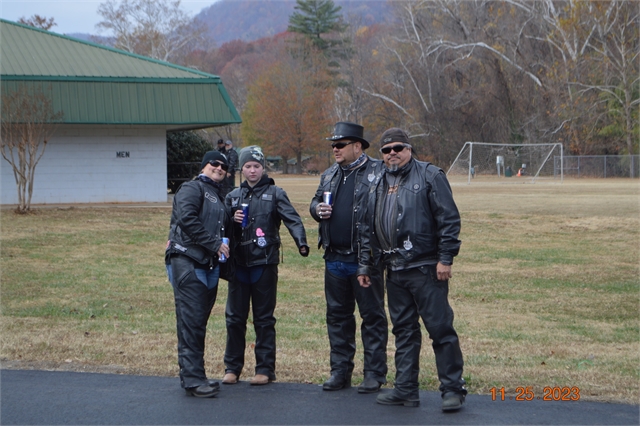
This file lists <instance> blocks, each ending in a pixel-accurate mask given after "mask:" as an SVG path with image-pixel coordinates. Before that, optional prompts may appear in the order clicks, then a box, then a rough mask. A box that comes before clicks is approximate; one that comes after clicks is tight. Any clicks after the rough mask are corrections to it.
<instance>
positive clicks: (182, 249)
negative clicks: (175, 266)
mask: <svg viewBox="0 0 640 426" xmlns="http://www.w3.org/2000/svg"><path fill="white" fill-rule="evenodd" d="M173 248H174V249H176V250H178V251H181V252H183V253H184V252H186V251H187V248H186V247H182V246H181V245H180V244H176V243H174V244H173Z"/></svg>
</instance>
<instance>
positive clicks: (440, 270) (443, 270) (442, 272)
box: [436, 262, 451, 281]
mask: <svg viewBox="0 0 640 426" xmlns="http://www.w3.org/2000/svg"><path fill="white" fill-rule="evenodd" d="M436 273H437V274H438V280H439V281H447V280H448V279H449V278H451V265H443V264H442V263H440V262H438V265H437V266H436Z"/></svg>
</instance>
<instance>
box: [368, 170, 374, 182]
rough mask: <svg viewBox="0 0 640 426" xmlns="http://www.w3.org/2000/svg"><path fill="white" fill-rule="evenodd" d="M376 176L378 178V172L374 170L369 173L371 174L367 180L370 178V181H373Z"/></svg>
mask: <svg viewBox="0 0 640 426" xmlns="http://www.w3.org/2000/svg"><path fill="white" fill-rule="evenodd" d="M375 178H376V174H375V173H373V172H371V173H369V175H368V176H367V180H369V182H373V180H374V179H375Z"/></svg>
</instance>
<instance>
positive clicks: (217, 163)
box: [209, 160, 229, 172]
mask: <svg viewBox="0 0 640 426" xmlns="http://www.w3.org/2000/svg"><path fill="white" fill-rule="evenodd" d="M209 164H211V167H220V168H221V169H222V170H224V171H225V172H226V171H227V170H229V166H227V165H226V164H224V163H223V162H222V161H218V160H214V161H209Z"/></svg>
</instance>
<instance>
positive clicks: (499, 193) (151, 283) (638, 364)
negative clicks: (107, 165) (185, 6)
mask: <svg viewBox="0 0 640 426" xmlns="http://www.w3.org/2000/svg"><path fill="white" fill-rule="evenodd" d="M275 178H276V183H277V184H279V185H280V186H282V187H283V188H285V190H286V191H287V193H288V194H289V197H290V198H291V200H292V202H293V203H294V205H295V206H296V208H297V209H298V211H299V212H300V214H301V215H302V216H303V219H304V223H305V225H306V227H307V234H308V240H309V242H310V244H311V245H312V248H313V250H312V254H311V255H310V256H309V257H308V258H302V257H300V256H299V255H298V254H297V251H296V250H294V246H293V243H292V241H291V238H290V237H289V235H288V233H287V231H286V230H284V229H283V231H282V236H283V241H284V252H285V253H284V262H283V263H282V264H281V265H280V282H279V287H278V307H277V309H276V317H277V318H278V323H277V326H276V327H277V332H278V360H277V372H276V373H277V375H278V380H280V381H287V382H303V383H321V382H322V381H323V380H324V379H326V378H327V376H328V374H329V360H328V358H329V344H328V339H327V336H326V327H325V318H324V315H325V313H324V309H325V302H324V295H323V261H322V253H321V252H320V251H318V250H315V247H316V241H317V228H316V224H315V222H314V221H313V220H312V219H311V218H310V216H309V214H308V204H309V201H310V199H311V197H312V195H313V193H314V191H315V189H316V187H317V184H318V177H317V176H316V177H299V176H298V177H296V176H293V177H286V176H275ZM453 191H454V197H455V199H456V201H457V203H458V207H459V209H460V211H461V214H462V219H463V228H462V234H461V239H462V241H463V244H462V249H461V252H460V255H459V256H458V258H457V259H456V262H455V264H454V269H453V273H454V277H453V279H452V280H451V282H450V299H451V304H452V306H453V309H454V311H455V313H456V321H455V324H456V328H457V330H458V333H459V335H460V339H461V345H462V350H463V354H464V357H465V374H464V375H465V379H466V380H467V385H468V386H467V387H468V389H469V391H470V392H472V393H482V394H487V393H489V391H490V389H491V388H492V387H497V388H501V387H504V388H505V390H506V392H507V393H508V394H510V395H515V391H516V388H518V387H526V386H532V389H533V391H535V392H536V394H537V395H542V390H543V388H544V387H546V386H559V387H565V386H566V387H577V388H578V389H579V391H580V397H581V399H585V400H587V399H588V400H599V401H618V402H626V403H633V404H638V402H639V391H640V389H639V383H640V355H639V354H640V328H639V326H640V321H639V320H640V275H639V272H640V270H639V260H640V246H639V244H638V242H639V236H640V235H639V234H640V216H639V213H640V204H639V203H640V183H639V182H638V181H637V180H635V181H632V180H628V179H620V180H617V179H616V180H614V179H611V180H565V182H564V183H563V184H562V185H560V184H544V185H538V184H536V185H474V184H472V185H454V186H453ZM169 216H170V208H167V207H157V208H155V207H154V208H137V207H134V206H128V207H126V206H100V207H95V206H94V207H87V206H83V207H78V206H76V207H73V208H70V207H67V206H62V207H48V208H40V209H37V213H36V214H34V215H28V216H21V215H15V214H13V213H12V212H11V211H10V210H6V209H5V210H3V211H2V215H1V217H0V226H1V229H0V231H1V234H0V237H1V239H0V242H1V252H0V271H1V274H2V275H1V280H2V282H1V284H2V287H1V294H0V295H1V305H0V307H1V309H2V317H1V327H2V339H1V346H0V357H1V361H2V367H3V368H42V369H61V370H73V371H99V372H116V373H131V374H145V375H163V376H176V375H177V370H178V368H177V362H176V336H175V315H174V310H173V309H174V308H173V298H172V292H171V287H170V285H169V283H168V282H167V280H166V276H165V272H164V266H163V250H164V244H165V242H166V236H167V231H168V223H169ZM218 294H219V296H218V301H217V303H216V306H215V307H214V309H213V313H212V317H211V320H210V324H209V332H208V336H207V354H206V357H205V359H206V362H207V371H208V373H209V375H210V376H211V377H221V376H222V374H223V371H224V366H223V363H222V354H223V350H224V341H225V336H226V333H225V328H224V305H225V302H226V282H224V281H221V285H220V291H219V293H218ZM424 334H425V337H424V344H423V351H422V363H421V367H422V370H421V375H420V377H421V387H422V388H423V389H428V390H435V389H437V386H438V383H437V379H436V373H435V365H434V358H433V354H432V351H431V346H430V341H429V339H428V337H426V332H425V333H424ZM252 339H253V331H251V330H250V331H249V333H248V340H247V342H248V347H247V357H246V359H247V365H246V366H245V371H244V373H243V377H244V378H247V377H250V376H251V375H252V373H253V367H254V364H253V359H252V358H253V354H252V345H251V343H252ZM393 353H394V340H393V335H390V340H389V347H388V354H389V370H390V371H389V376H388V380H389V383H393V376H394V374H395V369H394V363H393ZM361 371H362V350H361V346H360V344H359V346H358V353H357V355H356V373H357V374H356V377H355V380H354V382H357V381H358V380H360V379H361ZM176 385H177V383H176ZM387 386H391V385H390V384H388V385H387Z"/></svg>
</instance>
